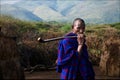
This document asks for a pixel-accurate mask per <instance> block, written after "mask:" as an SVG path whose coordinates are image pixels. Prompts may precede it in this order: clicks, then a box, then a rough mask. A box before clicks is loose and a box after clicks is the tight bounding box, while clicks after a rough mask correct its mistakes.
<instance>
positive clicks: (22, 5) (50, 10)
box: [1, 0, 120, 23]
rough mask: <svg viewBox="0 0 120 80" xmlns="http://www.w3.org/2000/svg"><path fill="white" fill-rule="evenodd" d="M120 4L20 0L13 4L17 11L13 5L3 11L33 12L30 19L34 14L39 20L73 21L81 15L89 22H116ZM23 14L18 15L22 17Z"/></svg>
mask: <svg viewBox="0 0 120 80" xmlns="http://www.w3.org/2000/svg"><path fill="white" fill-rule="evenodd" d="M6 1H7V0H6ZM8 4H9V3H7V4H4V5H8ZM119 4H120V1H119V0H114V1H111V0H110V1H109V0H105V1H103V0H101V1H98V0H92V1H88V0H85V1H84V0H74V1H73V0H65V1H63V0H52V1H51V0H35V1H33V0H29V1H24V0H18V1H17V2H16V3H14V4H11V5H12V7H15V8H16V9H17V11H12V12H11V11H10V9H11V7H7V9H4V10H2V11H1V13H3V11H6V12H7V13H13V14H14V15H13V16H17V15H16V12H18V13H17V14H19V13H20V14H24V13H26V11H27V14H31V15H30V16H29V15H27V18H29V19H30V20H32V19H33V18H32V17H31V16H32V15H34V17H35V16H36V17H37V19H38V20H39V18H40V19H42V20H43V21H67V22H72V21H73V19H75V18H76V17H80V18H83V19H84V20H85V21H86V22H87V23H116V22H120V5H119ZM9 11H10V12H9ZM22 12H23V13H22ZM22 16H23V15H18V17H20V18H21V17H22ZM24 16H25V14H24ZM35 19H36V18H35Z"/></svg>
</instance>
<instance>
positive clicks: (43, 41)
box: [37, 35, 86, 43]
mask: <svg viewBox="0 0 120 80" xmlns="http://www.w3.org/2000/svg"><path fill="white" fill-rule="evenodd" d="M75 37H78V36H65V37H64V36H63V37H56V38H51V39H46V40H44V39H42V38H41V37H39V38H38V39H37V40H38V41H39V42H41V43H45V42H50V41H56V40H61V39H65V38H75ZM83 37H86V36H85V35H83Z"/></svg>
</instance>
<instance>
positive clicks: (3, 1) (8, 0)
mask: <svg viewBox="0 0 120 80" xmlns="http://www.w3.org/2000/svg"><path fill="white" fill-rule="evenodd" d="M19 1H21V0H1V2H0V4H15V3H16V2H19Z"/></svg>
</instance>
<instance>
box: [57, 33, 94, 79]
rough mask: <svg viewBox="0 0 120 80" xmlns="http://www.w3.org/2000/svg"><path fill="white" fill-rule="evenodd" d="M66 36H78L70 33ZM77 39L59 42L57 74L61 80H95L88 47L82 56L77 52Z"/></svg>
mask: <svg viewBox="0 0 120 80" xmlns="http://www.w3.org/2000/svg"><path fill="white" fill-rule="evenodd" d="M66 36H77V35H76V34H74V33H69V34H67V35H66ZM77 47H78V42H77V38H65V39H63V40H61V41H60V42H59V46H58V58H57V59H58V62H57V72H60V73H61V79H68V80H69V79H73V80H75V79H82V80H94V76H95V74H94V71H93V68H92V64H91V62H90V61H89V57H88V52H87V46H86V45H85V44H84V45H83V48H82V51H81V54H80V55H78V52H77Z"/></svg>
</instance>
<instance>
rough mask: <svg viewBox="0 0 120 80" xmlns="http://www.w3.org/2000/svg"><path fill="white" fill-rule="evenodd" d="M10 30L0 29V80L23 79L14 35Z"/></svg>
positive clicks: (7, 28) (8, 28)
mask: <svg viewBox="0 0 120 80" xmlns="http://www.w3.org/2000/svg"><path fill="white" fill-rule="evenodd" d="M10 28H11V27H4V28H2V29H1V28H0V79H1V80H2V79H18V80H19V79H25V77H24V71H23V69H22V67H21V64H20V56H19V50H18V48H17V44H16V34H15V32H14V31H12V29H10ZM9 30H10V31H9ZM9 33H10V34H9ZM14 34H15V35H14Z"/></svg>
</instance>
